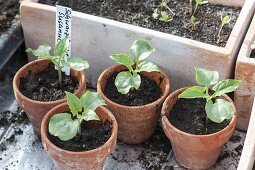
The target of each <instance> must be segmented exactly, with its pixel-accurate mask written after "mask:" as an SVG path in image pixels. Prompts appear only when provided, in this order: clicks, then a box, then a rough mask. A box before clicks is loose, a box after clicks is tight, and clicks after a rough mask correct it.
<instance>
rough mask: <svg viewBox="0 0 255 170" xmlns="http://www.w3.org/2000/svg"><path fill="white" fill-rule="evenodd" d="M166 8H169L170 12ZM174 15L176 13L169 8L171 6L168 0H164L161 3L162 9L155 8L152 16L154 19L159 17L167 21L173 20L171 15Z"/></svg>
mask: <svg viewBox="0 0 255 170" xmlns="http://www.w3.org/2000/svg"><path fill="white" fill-rule="evenodd" d="M165 10H168V12H167V11H165ZM169 13H170V14H169ZM174 15H175V13H174V12H173V11H172V10H171V9H170V8H169V6H168V5H167V1H166V0H162V1H161V3H160V10H159V9H158V8H156V9H154V11H153V14H152V17H153V18H154V19H158V20H160V21H162V22H165V23H167V22H170V21H171V20H172V17H171V16H174Z"/></svg>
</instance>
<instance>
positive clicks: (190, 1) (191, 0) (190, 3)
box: [189, 0, 193, 8]
mask: <svg viewBox="0 0 255 170" xmlns="http://www.w3.org/2000/svg"><path fill="white" fill-rule="evenodd" d="M192 2H193V0H189V5H190V7H191V8H192Z"/></svg>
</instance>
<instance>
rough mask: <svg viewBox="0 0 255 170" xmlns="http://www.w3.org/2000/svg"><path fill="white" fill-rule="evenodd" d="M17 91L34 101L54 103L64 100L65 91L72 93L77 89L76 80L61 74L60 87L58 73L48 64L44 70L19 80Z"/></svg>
mask: <svg viewBox="0 0 255 170" xmlns="http://www.w3.org/2000/svg"><path fill="white" fill-rule="evenodd" d="M19 89H20V91H21V93H22V94H23V95H24V96H26V97H28V98H30V99H33V100H36V101H55V100H59V99H63V98H65V91H68V92H71V93H74V91H75V90H77V89H78V80H77V78H76V77H73V76H71V75H70V76H67V75H65V74H64V73H63V72H62V85H60V84H59V81H58V72H57V70H56V69H55V68H54V65H53V64H52V63H50V64H49V66H48V67H47V68H46V69H45V70H43V71H41V72H39V73H36V74H34V75H32V74H31V73H30V74H29V75H28V76H27V77H23V78H21V80H20V86H19Z"/></svg>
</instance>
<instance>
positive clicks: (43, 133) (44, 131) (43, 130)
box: [41, 102, 118, 156]
mask: <svg viewBox="0 0 255 170" xmlns="http://www.w3.org/2000/svg"><path fill="white" fill-rule="evenodd" d="M66 105H67V103H66V102H65V103H62V104H60V105H57V106H55V107H54V108H52V109H51V110H50V111H49V112H48V113H47V114H46V115H45V116H44V117H43V120H42V124H41V136H42V138H44V140H45V143H47V145H49V146H50V147H51V148H54V149H55V150H57V152H60V153H61V152H62V153H66V154H68V155H70V156H77V155H84V154H92V153H94V152H98V150H102V149H103V148H106V147H108V145H110V143H111V141H112V140H114V136H115V135H117V131H118V125H117V121H116V119H115V117H114V116H113V115H112V113H111V112H110V111H109V110H108V109H107V108H106V107H104V106H99V107H100V108H101V109H102V110H103V111H105V112H106V113H107V115H108V116H109V119H110V120H111V121H113V124H112V133H111V136H110V138H109V139H108V140H107V141H106V142H105V143H104V144H103V145H101V146H99V147H98V148H95V149H92V150H88V151H80V152H74V151H68V150H65V149H62V148H60V147H58V146H56V145H54V144H53V143H52V142H51V141H50V140H49V138H48V136H47V132H48V128H46V127H48V123H49V120H50V118H51V117H52V116H53V115H55V114H58V113H53V112H54V111H55V110H57V109H59V108H61V107H63V106H66ZM51 114H52V115H51ZM50 115H51V116H50ZM43 145H45V144H44V143H43ZM45 148H48V146H44V149H45Z"/></svg>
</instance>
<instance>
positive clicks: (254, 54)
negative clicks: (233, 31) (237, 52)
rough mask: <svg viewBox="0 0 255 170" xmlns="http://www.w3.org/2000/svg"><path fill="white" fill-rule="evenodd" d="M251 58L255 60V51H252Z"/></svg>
mask: <svg viewBox="0 0 255 170" xmlns="http://www.w3.org/2000/svg"><path fill="white" fill-rule="evenodd" d="M250 57H251V58H255V50H252V51H251V55H250Z"/></svg>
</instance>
